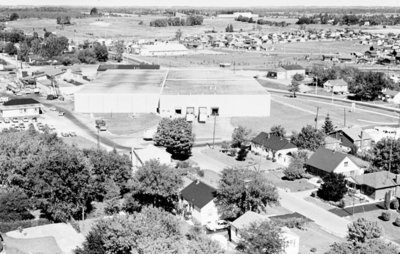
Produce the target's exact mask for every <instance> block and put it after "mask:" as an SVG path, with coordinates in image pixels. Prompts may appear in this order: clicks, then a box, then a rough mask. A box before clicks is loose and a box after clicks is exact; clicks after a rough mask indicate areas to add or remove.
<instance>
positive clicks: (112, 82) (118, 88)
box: [77, 70, 167, 94]
mask: <svg viewBox="0 0 400 254" xmlns="http://www.w3.org/2000/svg"><path fill="white" fill-rule="evenodd" d="M166 74H167V71H166V70H107V71H105V72H102V73H101V74H100V75H99V76H98V77H97V78H96V79H95V80H93V81H92V82H91V83H90V84H87V85H86V86H85V87H84V88H82V89H81V90H80V91H78V92H77V94H82V93H89V94H104V93H121V94H129V93H152V94H159V93H160V91H161V87H162V84H163V81H164V79H165V76H166Z"/></svg>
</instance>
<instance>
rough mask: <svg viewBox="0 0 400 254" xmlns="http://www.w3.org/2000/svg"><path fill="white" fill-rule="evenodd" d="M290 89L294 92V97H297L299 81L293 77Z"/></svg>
mask: <svg viewBox="0 0 400 254" xmlns="http://www.w3.org/2000/svg"><path fill="white" fill-rule="evenodd" d="M288 91H289V92H291V93H293V97H294V98H296V93H297V92H299V91H300V87H299V82H298V81H296V80H294V79H293V80H292V83H290V85H289V87H288Z"/></svg>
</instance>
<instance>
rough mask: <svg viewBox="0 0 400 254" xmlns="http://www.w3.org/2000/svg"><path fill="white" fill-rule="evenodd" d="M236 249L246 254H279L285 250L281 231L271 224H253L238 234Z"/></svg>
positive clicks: (264, 222) (266, 222) (267, 222)
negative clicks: (239, 238) (239, 239)
mask: <svg viewBox="0 0 400 254" xmlns="http://www.w3.org/2000/svg"><path fill="white" fill-rule="evenodd" d="M240 236H241V241H240V242H239V244H238V249H239V250H240V252H241V253H246V254H266V253H268V254H280V253H283V251H284V249H285V240H284V238H283V236H282V230H281V228H280V227H279V226H277V225H275V224H274V223H273V222H269V221H263V222H261V223H253V224H251V225H250V227H249V228H247V229H245V230H243V232H241V233H240Z"/></svg>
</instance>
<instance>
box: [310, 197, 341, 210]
mask: <svg viewBox="0 0 400 254" xmlns="http://www.w3.org/2000/svg"><path fill="white" fill-rule="evenodd" d="M305 200H306V201H308V202H310V203H313V204H315V205H317V206H319V207H321V208H323V209H325V210H327V211H329V210H331V209H334V208H337V207H336V206H332V205H330V204H329V203H328V202H325V201H323V200H321V199H319V198H313V197H306V198H305Z"/></svg>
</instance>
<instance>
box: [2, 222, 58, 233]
mask: <svg viewBox="0 0 400 254" xmlns="http://www.w3.org/2000/svg"><path fill="white" fill-rule="evenodd" d="M47 224H52V222H51V221H49V220H47V219H39V220H21V221H13V222H0V232H9V231H13V230H17V229H18V228H22V229H24V228H30V227H37V226H41V225H47Z"/></svg>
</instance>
